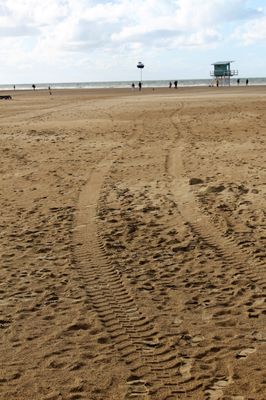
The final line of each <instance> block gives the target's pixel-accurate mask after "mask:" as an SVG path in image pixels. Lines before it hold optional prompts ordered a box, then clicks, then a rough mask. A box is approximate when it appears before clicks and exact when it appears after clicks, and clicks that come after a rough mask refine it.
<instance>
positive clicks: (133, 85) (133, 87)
mask: <svg viewBox="0 0 266 400" xmlns="http://www.w3.org/2000/svg"><path fill="white" fill-rule="evenodd" d="M131 87H132V90H134V89H135V83H134V82H133V83H132V85H131Z"/></svg>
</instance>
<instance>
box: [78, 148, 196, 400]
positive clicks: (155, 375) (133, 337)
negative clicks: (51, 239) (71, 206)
mask: <svg viewBox="0 0 266 400" xmlns="http://www.w3.org/2000/svg"><path fill="white" fill-rule="evenodd" d="M122 151H123V149H122V148H120V149H118V150H113V151H111V153H110V154H109V155H108V156H107V157H106V158H104V159H103V160H102V161H101V162H100V163H99V164H98V165H97V167H95V169H94V170H93V171H92V172H91V174H90V176H89V179H88V181H87V183H86V184H85V186H84V187H83V190H82V191H81V193H80V196H79V201H78V206H77V212H76V216H75V221H74V232H73V244H74V246H73V260H74V265H75V268H76V270H77V272H78V275H79V278H80V280H81V281H82V283H83V286H84V287H85V291H86V295H87V297H88V301H89V302H90V304H92V305H93V308H94V309H95V311H96V312H97V314H98V317H99V319H100V321H101V323H102V325H103V327H104V329H105V330H106V333H107V334H108V336H109V337H110V338H111V342H112V345H113V346H112V347H113V351H114V352H115V354H116V355H118V356H119V357H120V359H122V360H123V362H124V363H125V367H126V368H127V369H128V371H129V376H128V379H127V386H128V389H127V394H126V396H125V399H132V398H136V399H152V400H157V399H158V400H166V399H168V400H171V399H178V398H179V394H180V393H184V387H182V388H181V387H180V383H183V384H184V385H185V386H186V381H187V380H189V379H188V371H189V369H190V365H189V364H188V363H186V361H184V360H182V359H180V357H179V353H178V349H177V348H176V346H175V345H174V344H173V343H172V339H171V338H170V337H168V336H167V335H165V334H163V333H161V332H160V329H159V328H158V327H157V326H156V323H155V321H154V319H152V318H151V317H149V316H147V315H145V314H144V312H143V311H142V310H141V309H140V307H139V306H138V304H137V303H136V300H135V299H134V297H133V296H132V294H131V290H130V286H129V284H128V283H127V281H126V278H125V277H123V276H122V274H121V273H120V272H119V271H118V270H117V269H116V268H115V266H113V265H112V262H111V261H110V260H109V259H108V256H107V254H106V252H105V247H104V245H103V242H102V240H101V236H100V232H99V231H98V226H97V218H98V212H99V211H98V204H99V202H100V198H101V195H102V193H104V192H105V190H106V189H105V181H106V180H107V179H108V177H109V174H110V172H109V171H110V170H111V168H112V165H113V163H114V162H115V161H116V160H117V159H118V158H119V157H120V156H121V153H122ZM188 385H190V384H189V383H188Z"/></svg>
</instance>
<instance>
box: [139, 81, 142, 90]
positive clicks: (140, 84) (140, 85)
mask: <svg viewBox="0 0 266 400" xmlns="http://www.w3.org/2000/svg"><path fill="white" fill-rule="evenodd" d="M141 88H142V83H141V82H139V91H141Z"/></svg>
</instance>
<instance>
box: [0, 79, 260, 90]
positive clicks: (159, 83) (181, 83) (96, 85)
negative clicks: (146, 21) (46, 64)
mask: <svg viewBox="0 0 266 400" xmlns="http://www.w3.org/2000/svg"><path fill="white" fill-rule="evenodd" d="M239 79H240V86H241V85H245V82H246V78H239ZM174 80H175V79H173V80H171V79H167V80H143V81H142V84H143V87H144V88H145V87H148V88H162V87H168V85H169V82H170V81H171V82H172V83H173V81H174ZM248 81H249V83H248V84H249V85H253V86H255V85H257V86H261V85H265V86H266V78H248ZM134 83H135V84H136V85H137V84H138V81H135V82H134ZM213 83H214V82H213V80H212V79H180V80H178V87H193V86H210V85H212V84H213ZM32 84H35V86H36V89H47V88H48V86H50V87H51V89H108V88H109V89H122V88H129V87H131V84H132V81H111V82H57V83H52V82H45V83H36V82H33V83H21V84H15V89H16V90H32ZM231 85H232V86H237V79H235V78H232V79H231ZM0 90H14V84H0Z"/></svg>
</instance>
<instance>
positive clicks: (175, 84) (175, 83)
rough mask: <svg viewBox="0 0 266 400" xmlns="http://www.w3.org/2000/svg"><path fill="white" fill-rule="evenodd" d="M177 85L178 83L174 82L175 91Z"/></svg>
mask: <svg viewBox="0 0 266 400" xmlns="http://www.w3.org/2000/svg"><path fill="white" fill-rule="evenodd" d="M177 83H178V81H174V86H175V89H177Z"/></svg>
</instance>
